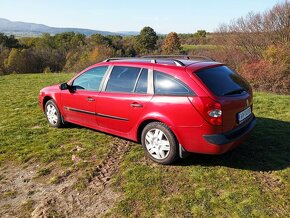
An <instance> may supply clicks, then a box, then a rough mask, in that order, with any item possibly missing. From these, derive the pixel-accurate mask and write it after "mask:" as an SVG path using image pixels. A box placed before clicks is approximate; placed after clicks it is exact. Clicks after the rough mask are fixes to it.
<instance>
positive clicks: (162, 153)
mask: <svg viewBox="0 0 290 218" xmlns="http://www.w3.org/2000/svg"><path fill="white" fill-rule="evenodd" d="M141 141H142V145H143V147H144V150H145V153H146V154H147V156H149V158H150V159H151V160H153V161H155V162H157V163H160V164H171V163H172V162H174V161H175V160H176V159H177V158H178V142H177V140H176V138H175V136H174V134H173V133H172V131H171V130H170V128H169V127H168V126H166V125H165V124H163V123H161V122H152V123H149V124H148V125H147V126H145V128H144V129H143V131H142V135H141Z"/></svg>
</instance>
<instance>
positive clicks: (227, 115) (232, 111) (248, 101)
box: [219, 93, 253, 132]
mask: <svg viewBox="0 0 290 218" xmlns="http://www.w3.org/2000/svg"><path fill="white" fill-rule="evenodd" d="M219 102H220V103H221V105H222V112H223V132H226V131H230V130H232V129H234V128H236V127H238V126H239V125H241V124H242V123H244V122H246V121H247V120H249V119H251V118H252V116H253V113H252V110H253V107H252V106H253V98H252V96H251V95H250V94H248V93H247V94H245V95H242V96H236V97H227V98H223V99H221V100H220V101H219Z"/></svg>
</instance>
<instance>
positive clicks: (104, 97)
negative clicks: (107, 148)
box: [96, 66, 152, 133]
mask: <svg viewBox="0 0 290 218" xmlns="http://www.w3.org/2000/svg"><path fill="white" fill-rule="evenodd" d="M149 71H150V69H145V68H143V69H142V68H139V67H128V66H114V67H113V69H112V71H111V73H110V76H109V78H108V82H107V84H106V87H104V90H103V91H102V92H101V93H100V94H99V96H98V101H97V102H96V111H97V114H98V118H97V119H98V125H99V126H100V127H102V128H104V129H108V130H111V131H117V132H121V133H128V132H129V131H130V130H131V129H132V127H133V126H135V124H136V121H137V120H138V118H139V116H140V114H141V113H142V111H143V110H144V109H145V108H146V107H147V103H148V102H149V101H150V99H151V98H152V94H149V92H148V81H149V80H148V75H149Z"/></svg>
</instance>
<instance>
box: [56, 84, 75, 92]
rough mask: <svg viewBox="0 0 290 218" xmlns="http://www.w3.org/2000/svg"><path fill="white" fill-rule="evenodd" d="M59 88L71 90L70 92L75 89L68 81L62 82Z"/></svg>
mask: <svg viewBox="0 0 290 218" xmlns="http://www.w3.org/2000/svg"><path fill="white" fill-rule="evenodd" d="M59 88H60V90H69V91H70V92H73V91H74V88H73V86H71V85H69V84H67V83H62V84H60V86H59Z"/></svg>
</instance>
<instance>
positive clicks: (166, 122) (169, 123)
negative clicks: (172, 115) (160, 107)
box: [136, 117, 179, 143]
mask: <svg viewBox="0 0 290 218" xmlns="http://www.w3.org/2000/svg"><path fill="white" fill-rule="evenodd" d="M152 122H160V123H163V124H165V125H166V126H168V127H169V129H170V130H171V131H172V133H173V134H174V136H175V138H176V140H177V141H179V139H178V135H177V134H176V131H175V130H174V129H173V128H172V126H173V124H172V122H171V121H170V120H167V119H161V118H160V117H154V118H147V119H144V120H143V121H142V122H141V123H140V124H139V125H138V128H137V136H136V139H137V142H138V143H141V135H142V131H143V129H144V127H145V126H146V125H147V124H149V123H152Z"/></svg>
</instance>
